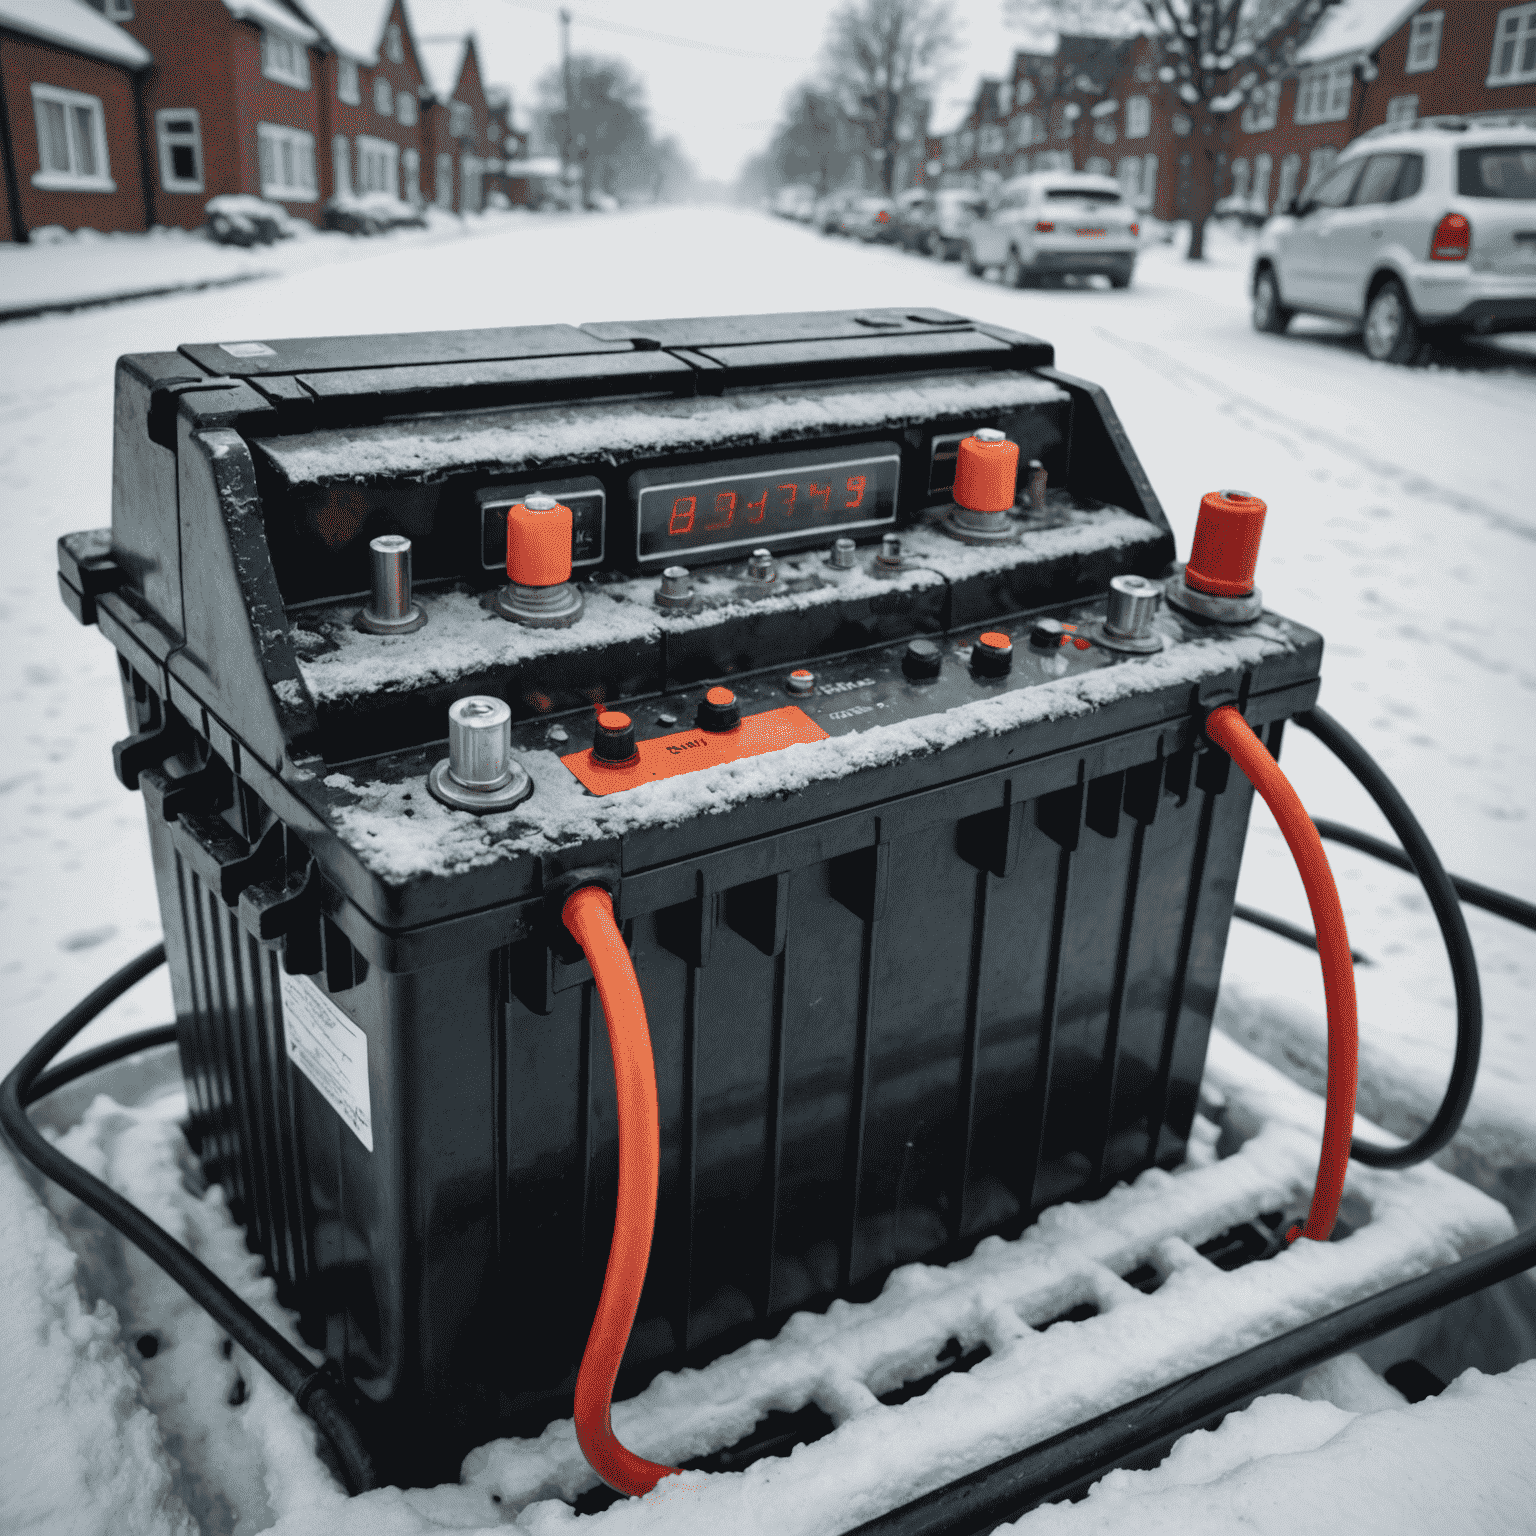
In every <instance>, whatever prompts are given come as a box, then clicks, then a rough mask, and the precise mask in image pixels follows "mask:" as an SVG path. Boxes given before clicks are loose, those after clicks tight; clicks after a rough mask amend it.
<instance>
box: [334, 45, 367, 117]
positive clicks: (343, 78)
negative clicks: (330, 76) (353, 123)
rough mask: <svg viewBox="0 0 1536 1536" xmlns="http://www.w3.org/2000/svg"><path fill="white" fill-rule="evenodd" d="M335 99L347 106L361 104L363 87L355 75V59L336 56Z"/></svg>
mask: <svg viewBox="0 0 1536 1536" xmlns="http://www.w3.org/2000/svg"><path fill="white" fill-rule="evenodd" d="M336 100H337V101H344V102H346V104H347V105H348V106H349V107H356V106H360V105H361V104H362V100H363V88H362V85H361V83H360V82H359V80H358V77H357V60H356V59H344V58H342V57H341V55H340V54H337V56H336Z"/></svg>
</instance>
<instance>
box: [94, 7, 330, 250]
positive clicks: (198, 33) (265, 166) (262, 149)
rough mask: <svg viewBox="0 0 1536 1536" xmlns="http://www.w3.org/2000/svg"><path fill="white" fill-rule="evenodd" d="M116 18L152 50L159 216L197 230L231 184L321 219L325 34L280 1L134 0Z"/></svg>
mask: <svg viewBox="0 0 1536 1536" xmlns="http://www.w3.org/2000/svg"><path fill="white" fill-rule="evenodd" d="M123 25H124V26H125V27H126V28H127V29H128V30H129V31H130V32H132V33H133V35H134V36H135V37H136V38H137V39H138V40H139V41H140V42H141V43H143V44H144V46H145V47H146V48H148V49H149V51H150V53H151V54H152V55H153V56H154V67H153V68H152V69H151V70H150V72H149V74H148V77H147V83H146V86H145V90H144V101H143V120H142V130H143V132H144V135H145V138H146V140H147V142H148V145H149V148H150V153H151V157H152V159H153V161H154V164H155V166H156V171H157V174H156V183H155V189H154V205H155V217H156V221H157V222H158V223H161V224H179V225H181V226H182V227H183V228H188V229H191V228H196V227H197V226H199V225H201V224H202V223H203V222H204V216H203V208H204V205H205V204H206V203H207V201H208V199H209V198H211V197H215V196H218V195H220V194H227V193H251V194H254V195H256V196H258V197H264V198H267V199H269V200H270V201H272V202H276V203H281V204H282V205H283V206H284V207H285V208H286V209H287V210H288V212H289V213H292V214H296V215H298V216H299V217H301V218H306V219H310V220H311V221H318V219H319V217H320V204H321V197H322V188H321V183H320V164H321V157H320V150H319V147H320V145H321V144H322V143H323V142H324V123H323V120H322V111H321V105H322V103H321V96H322V91H321V88H320V81H321V79H322V62H323V56H322V38H321V36H320V33H319V32H318V31H317V30H316V29H315V28H314V27H313V26H311V25H310V24H309V23H308V22H307V21H305V20H304V18H303V17H302V16H301V15H300V14H299V13H298V12H297V11H296V10H294V9H292V8H291V7H289V6H287V5H284V4H282V3H281V0H152V3H151V0H140V3H139V4H138V5H137V6H136V7H135V8H134V14H133V16H132V18H131V19H130V20H127V21H125V22H124V23H123Z"/></svg>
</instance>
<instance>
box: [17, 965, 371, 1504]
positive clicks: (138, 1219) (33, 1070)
mask: <svg viewBox="0 0 1536 1536" xmlns="http://www.w3.org/2000/svg"><path fill="white" fill-rule="evenodd" d="M164 963H165V945H164V944H156V945H155V946H154V947H153V948H152V949H148V950H146V951H145V952H144V953H143V954H142V955H140V956H139V957H138V958H137V959H136V960H130V961H129V962H128V964H127V965H125V966H123V967H122V969H121V970H119V971H116V972H114V973H113V974H112V975H111V976H109V977H108V978H107V979H106V980H105V981H104V982H102V984H101V985H100V986H99V987H97V988H96V989H95V991H93V992H91V993H90V994H89V995H88V996H87V997H84V998H82V999H81V1001H80V1002H78V1003H76V1004H75V1006H74V1007H73V1008H71V1009H70V1010H69V1012H68V1013H66V1014H65V1015H64V1017H63V1018H62V1019H60V1020H59V1022H58V1023H57V1024H55V1025H54V1026H53V1028H52V1029H50V1030H49V1031H48V1033H47V1034H45V1035H44V1036H43V1038H42V1039H41V1040H39V1041H38V1042H37V1043H36V1044H35V1045H34V1046H33V1047H32V1049H31V1050H30V1051H28V1052H27V1054H26V1055H25V1056H23V1057H22V1058H21V1060H20V1061H19V1062H18V1063H17V1064H16V1066H15V1067H14V1068H13V1069H12V1070H11V1072H10V1073H9V1075H8V1076H7V1077H6V1079H5V1081H4V1083H0V1127H3V1128H4V1130H5V1133H6V1136H7V1137H8V1138H9V1139H10V1143H11V1145H12V1146H13V1147H14V1148H15V1149H16V1151H17V1152H18V1153H20V1155H21V1156H22V1157H24V1158H26V1159H27V1161H28V1162H30V1163H31V1164H32V1165H33V1166H34V1167H35V1168H37V1169H38V1171H39V1172H41V1173H42V1174H44V1175H45V1176H46V1177H47V1178H50V1179H52V1180H53V1181H54V1183H56V1184H58V1185H59V1186H60V1187H61V1188H63V1189H66V1190H68V1191H69V1193H70V1194H72V1195H73V1196H74V1197H75V1198H76V1199H77V1200H80V1201H81V1202H83V1203H84V1204H86V1205H88V1206H90V1208H91V1209H92V1210H93V1211H95V1212H96V1213H97V1214H98V1215H99V1216H102V1217H103V1218H105V1219H106V1220H107V1221H108V1222H110V1223H111V1224H112V1225H113V1226H114V1227H116V1228H117V1230H118V1231H119V1232H121V1233H122V1234H123V1236H124V1237H126V1238H127V1239H128V1241H129V1242H131V1243H132V1244H133V1245H134V1246H135V1247H136V1248H139V1249H140V1250H142V1251H143V1252H144V1253H145V1254H147V1255H148V1257H149V1258H151V1259H153V1260H154V1262H155V1263H156V1264H158V1265H159V1266H160V1268H161V1269H163V1270H164V1271H165V1272H166V1274H168V1275H169V1276H170V1277H171V1278H172V1279H173V1280H174V1281H175V1282H176V1283H177V1284H178V1285H179V1286H181V1288H182V1289H183V1290H184V1291H185V1292H186V1293H187V1294H188V1295H189V1296H190V1297H191V1298H192V1299H193V1301H195V1302H196V1303H197V1304H198V1305H199V1306H200V1307H201V1308H202V1309H203V1310H204V1311H205V1312H207V1313H208V1314H209V1316H211V1317H212V1318H213V1319H214V1321H215V1322H217V1323H218V1324H219V1326H220V1327H221V1328H223V1330H224V1331H225V1332H226V1333H227V1334H228V1335H229V1336H230V1337H231V1338H232V1339H233V1340H234V1341H235V1342H236V1343H237V1344H238V1345H239V1346H240V1347H241V1348H242V1349H243V1350H245V1352H246V1353H247V1354H248V1355H250V1357H251V1358H252V1359H253V1360H254V1361H256V1363H257V1364H258V1365H260V1366H261V1367H262V1369H263V1370H265V1371H266V1372H267V1374H268V1375H270V1376H271V1377H272V1379H273V1380H274V1381H276V1382H277V1383H278V1384H279V1385H280V1386H282V1387H284V1388H285V1389H286V1390H287V1391H289V1392H291V1393H292V1394H293V1396H294V1398H295V1399H296V1400H297V1401H298V1403H299V1406H300V1407H301V1408H302V1409H303V1410H304V1412H305V1413H307V1414H308V1415H309V1416H310V1418H312V1419H313V1420H314V1421H315V1423H316V1424H317V1425H318V1426H319V1427H320V1429H321V1431H322V1432H323V1433H324V1434H325V1436H326V1438H327V1439H328V1440H329V1441H330V1443H331V1446H332V1448H333V1449H334V1450H335V1452H336V1457H337V1460H338V1461H339V1462H340V1463H341V1467H342V1471H343V1474H344V1475H345V1477H346V1480H347V1486H348V1487H349V1488H350V1489H351V1491H352V1492H353V1493H361V1492H363V1491H364V1490H365V1489H368V1488H375V1487H377V1486H378V1478H377V1476H376V1474H375V1472H374V1470H373V1463H372V1461H371V1459H370V1457H369V1455H368V1451H367V1448H366V1447H365V1446H364V1444H363V1441H362V1437H361V1435H359V1433H358V1431H357V1426H356V1425H355V1424H353V1422H352V1420H351V1418H350V1417H349V1416H348V1414H347V1411H346V1407H345V1405H344V1404H343V1402H342V1399H341V1394H340V1383H339V1382H337V1381H336V1380H335V1379H334V1377H333V1375H332V1373H331V1371H330V1369H329V1367H328V1366H321V1367H319V1368H318V1369H317V1368H316V1367H315V1366H314V1365H312V1364H311V1363H310V1361H309V1359H308V1358H307V1357H306V1356H305V1355H304V1354H303V1353H302V1352H301V1351H300V1350H298V1349H297V1348H296V1347H295V1346H294V1345H292V1344H290V1343H289V1342H288V1340H287V1339H285V1338H284V1337H283V1336H282V1334H280V1333H279V1332H278V1331H277V1330H276V1329H275V1328H274V1327H273V1326H272V1325H271V1324H270V1323H269V1322H267V1320H266V1319H265V1318H264V1317H262V1316H261V1315H260V1313H258V1312H256V1311H255V1310H254V1309H253V1308H252V1307H250V1306H248V1305H247V1304H246V1303H245V1302H244V1301H243V1300H241V1298H240V1297H239V1296H237V1295H236V1294H235V1293H234V1292H233V1291H232V1290H230V1288H229V1287H228V1286H227V1285H225V1284H224V1282H223V1281H222V1280H220V1279H219V1277H218V1276H217V1275H216V1274H214V1272H213V1271H212V1270H211V1269H209V1268H208V1266H207V1265H206V1264H204V1263H203V1262H202V1260H201V1259H199V1258H198V1257H197V1255H196V1254H194V1253H191V1252H189V1251H188V1250H187V1249H186V1248H184V1247H182V1245H181V1244H180V1243H178V1242H177V1241H176V1239H175V1238H173V1237H172V1236H171V1235H170V1234H169V1233H168V1232H166V1231H165V1230H164V1229H163V1228H162V1227H160V1226H158V1225H157V1224H156V1223H155V1222H153V1221H151V1220H150V1219H149V1217H147V1216H146V1215H145V1214H144V1213H143V1211H141V1210H140V1209H139V1208H138V1207H137V1206H136V1205H134V1204H132V1202H130V1201H128V1200H125V1199H124V1198H123V1197H122V1196H121V1195H120V1194H118V1193H117V1191H116V1190H115V1189H112V1188H110V1187H109V1186H108V1185H106V1184H104V1183H103V1182H102V1181H101V1180H100V1179H98V1178H97V1177H96V1176H95V1175H94V1174H91V1173H88V1172H87V1171H86V1170H85V1169H84V1168H82V1167H81V1166H80V1165H79V1164H78V1163H76V1162H74V1161H73V1160H72V1159H71V1158H68V1157H66V1156H65V1155H64V1153H62V1152H61V1151H60V1150H59V1149H58V1148H57V1147H55V1146H54V1145H53V1144H52V1143H51V1142H50V1141H49V1140H48V1139H47V1138H46V1137H45V1136H43V1135H42V1133H41V1132H40V1131H39V1130H38V1129H37V1127H36V1126H35V1125H33V1124H32V1121H31V1119H30V1117H29V1116H28V1115H27V1112H26V1108H25V1106H26V1105H27V1104H29V1103H31V1102H32V1101H33V1100H34V1099H35V1098H37V1097H38V1096H39V1095H40V1094H41V1093H42V1092H46V1091H49V1088H50V1087H51V1088H57V1087H61V1086H62V1085H63V1083H64V1082H67V1081H71V1080H72V1079H73V1077H74V1076H76V1075H78V1072H83V1071H85V1070H88V1069H87V1068H84V1067H80V1068H78V1070H77V1068H76V1063H75V1062H73V1061H71V1062H67V1063H65V1064H64V1066H62V1067H59V1068H56V1069H54V1071H53V1072H52V1073H47V1072H46V1071H45V1069H46V1068H47V1067H48V1064H49V1063H50V1062H51V1061H52V1060H53V1058H54V1057H55V1056H57V1055H58V1054H59V1052H60V1051H62V1050H63V1049H64V1047H65V1046H67V1045H68V1044H69V1042H70V1041H71V1040H73V1039H74V1038H75V1036H76V1035H78V1034H79V1033H80V1031H81V1030H83V1029H84V1028H85V1026H86V1025H87V1024H89V1023H90V1022H91V1020H92V1019H94V1018H95V1017H96V1016H97V1015H98V1014H99V1013H101V1012H102V1010H103V1009H105V1008H106V1007H107V1006H108V1005H109V1004H111V1003H113V1002H115V1001H116V1000H117V999H118V998H119V997H121V996H122V995H123V993H124V992H126V991H127V990H128V989H129V988H130V987H132V986H133V985H135V983H137V982H140V981H142V980H143V979H144V978H145V977H146V976H148V975H149V974H150V973H151V972H152V971H154V970H156V969H158V967H160V966H161V965H163V964H164ZM148 1033H150V1034H152V1035H156V1036H158V1035H159V1034H160V1033H161V1031H159V1030H151V1031H149V1032H148ZM136 1048H137V1049H140V1050H142V1049H143V1048H144V1045H143V1043H142V1037H140V1043H138V1044H137V1047H136ZM123 1054H127V1052H126V1051H125V1052H123ZM85 1055H87V1056H91V1055H96V1056H97V1061H96V1064H97V1065H100V1064H101V1059H100V1053H92V1052H87V1053H85Z"/></svg>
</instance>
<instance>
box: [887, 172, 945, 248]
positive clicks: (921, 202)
mask: <svg viewBox="0 0 1536 1536" xmlns="http://www.w3.org/2000/svg"><path fill="white" fill-rule="evenodd" d="M934 196H935V194H934V193H933V192H930V191H929V190H928V189H927V188H925V187H909V188H908V189H907V191H905V192H902V193H899V194H898V195H897V198H896V201H895V202H894V203H893V204H892V205H891V224H890V235H889V237H888V238H889V239H890V241H891V243H892V244H894V245H899V246H900V247H901V248H902V249H903V250H904V251H916V250H921V249H922V235H923V230H924V228H925V226H926V223H927V220H928V219H929V217H930V216H931V213H932V209H933V199H934Z"/></svg>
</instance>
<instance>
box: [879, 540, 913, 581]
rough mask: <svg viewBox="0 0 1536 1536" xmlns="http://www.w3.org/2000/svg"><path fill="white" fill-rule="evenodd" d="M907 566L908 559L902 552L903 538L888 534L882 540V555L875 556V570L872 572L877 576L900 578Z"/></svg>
mask: <svg viewBox="0 0 1536 1536" xmlns="http://www.w3.org/2000/svg"><path fill="white" fill-rule="evenodd" d="M905 566H906V557H905V556H904V555H903V554H902V552H901V536H900V535H899V534H895V533H888V534H886V535H885V537H884V538H883V539H881V540H880V553H879V554H877V555H876V556H875V564H874V568H873V570H872V572H871V574H872V575H875V576H884V577H891V576H899V575H901V573H902V570H903V569H904V568H905Z"/></svg>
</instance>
